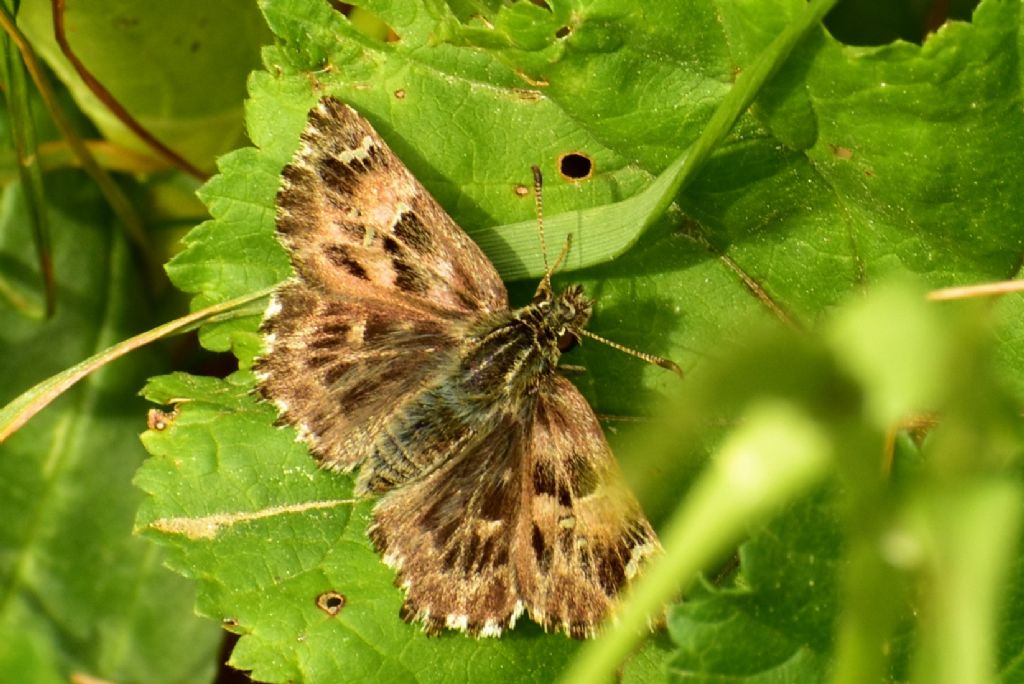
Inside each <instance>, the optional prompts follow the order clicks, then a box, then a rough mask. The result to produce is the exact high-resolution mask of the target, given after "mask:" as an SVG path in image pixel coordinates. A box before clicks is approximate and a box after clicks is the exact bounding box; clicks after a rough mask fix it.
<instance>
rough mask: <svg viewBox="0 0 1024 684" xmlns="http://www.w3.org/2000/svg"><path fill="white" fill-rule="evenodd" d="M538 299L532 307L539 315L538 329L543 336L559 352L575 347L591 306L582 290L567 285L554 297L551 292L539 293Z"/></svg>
mask: <svg viewBox="0 0 1024 684" xmlns="http://www.w3.org/2000/svg"><path fill="white" fill-rule="evenodd" d="M538 295H539V296H538V297H537V298H536V299H534V306H536V307H537V309H538V311H539V312H540V313H541V321H542V323H541V325H542V328H543V329H544V330H545V332H546V333H547V335H546V336H545V337H547V338H548V339H549V340H551V341H552V342H553V343H554V344H555V346H557V347H558V350H559V352H564V351H568V350H569V349H571V348H572V347H574V346H576V344H577V343H578V342H579V339H580V335H581V333H580V331H581V330H582V329H583V327H584V326H585V325H586V324H587V321H589V320H590V314H591V313H592V311H593V302H591V301H590V299H589V298H588V297H587V296H586V295H585V294H583V288H582V287H580V286H579V285H570V286H569V287H567V288H566V289H565V290H563V291H562V293H561V294H559V295H557V296H555V295H553V294H552V293H551V290H542V291H540V292H538Z"/></svg>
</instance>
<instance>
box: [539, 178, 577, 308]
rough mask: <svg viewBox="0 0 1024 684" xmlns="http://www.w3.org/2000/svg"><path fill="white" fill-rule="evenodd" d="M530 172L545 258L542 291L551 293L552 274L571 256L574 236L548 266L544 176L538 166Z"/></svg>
mask: <svg viewBox="0 0 1024 684" xmlns="http://www.w3.org/2000/svg"><path fill="white" fill-rule="evenodd" d="M530 170H531V171H533V204H534V206H535V207H536V209H537V232H538V233H539V234H540V252H541V255H542V256H543V257H544V277H543V278H542V279H541V289H546V290H548V291H550V290H551V274H552V273H554V272H555V271H557V270H558V267H559V266H560V265H561V264H562V262H563V261H565V257H566V256H567V255H568V254H569V248H570V247H571V246H572V234H571V233H570V234H569V235H566V236H565V244H564V245H562V251H561V252H559V254H558V258H557V259H555V263H554V265H552V266H548V245H547V241H546V240H545V239H544V176H543V175H542V174H541V172H540V167H538V166H531V167H530Z"/></svg>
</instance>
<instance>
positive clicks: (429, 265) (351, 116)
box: [277, 97, 508, 312]
mask: <svg viewBox="0 0 1024 684" xmlns="http://www.w3.org/2000/svg"><path fill="white" fill-rule="evenodd" d="M277 230H278V234H279V236H280V238H281V240H282V242H283V243H284V245H285V246H286V247H287V248H288V251H289V254H290V255H291V258H292V264H293V265H294V267H295V270H296V272H298V274H299V276H300V277H301V278H302V279H303V280H305V281H306V282H308V283H309V284H310V285H313V286H316V287H319V288H322V289H323V290H324V291H325V292H328V293H337V294H340V295H353V296H357V297H365V296H372V297H375V298H379V299H386V300H395V299H398V300H401V301H403V302H405V303H406V304H407V305H413V304H419V305H421V306H423V307H424V308H425V309H427V310H434V309H437V308H441V309H446V310H449V311H462V312H488V311H496V310H503V309H506V308H508V296H507V294H506V292H505V286H504V285H503V284H502V282H501V278H499V277H498V274H497V272H496V271H495V270H494V266H493V265H491V263H490V261H488V260H487V257H485V256H484V254H483V252H481V251H480V248H479V247H477V245H476V243H474V242H473V241H472V240H470V239H469V237H468V236H467V235H466V234H465V232H463V230H462V229H461V228H459V227H458V226H457V225H456V224H455V222H454V221H453V220H452V219H451V217H450V216H448V214H447V213H445V211H444V209H442V208H441V206H440V205H439V204H438V203H437V201H436V200H434V198H433V197H431V196H430V194H429V193H428V192H427V191H426V190H425V189H424V188H423V186H422V185H420V183H419V181H418V180H416V178H414V177H413V175H412V174H411V173H409V171H408V169H406V168H405V166H404V165H403V164H402V162H401V161H399V159H398V158H397V157H396V156H395V155H394V153H393V152H392V151H391V149H390V148H389V147H388V146H387V144H386V143H385V142H384V141H383V140H382V139H381V138H380V136H379V135H377V132H376V131H374V130H373V128H372V127H371V126H370V124H369V122H367V121H366V120H365V119H364V118H362V117H361V116H359V115H358V114H357V113H356V112H355V111H354V110H353V109H351V108H350V107H348V106H347V105H345V104H342V103H341V102H339V101H338V100H336V99H334V98H332V97H325V98H323V99H322V100H320V102H319V103H318V104H317V106H316V107H314V108H313V109H312V110H310V112H309V118H308V121H307V123H306V128H305V130H304V131H303V132H302V143H301V146H300V148H299V150H298V152H296V154H295V158H294V160H293V161H292V163H291V164H289V165H288V166H286V167H285V169H284V171H283V173H282V183H281V189H280V190H279V192H278V194H277Z"/></svg>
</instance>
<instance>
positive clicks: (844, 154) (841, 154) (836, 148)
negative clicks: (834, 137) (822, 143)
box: [831, 145, 853, 159]
mask: <svg viewBox="0 0 1024 684" xmlns="http://www.w3.org/2000/svg"><path fill="white" fill-rule="evenodd" d="M831 147H832V154H834V155H835V156H836V158H838V159H853V150H851V149H850V148H849V147H842V146H841V145H832V146H831Z"/></svg>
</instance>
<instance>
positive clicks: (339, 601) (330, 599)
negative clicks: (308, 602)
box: [316, 591, 346, 617]
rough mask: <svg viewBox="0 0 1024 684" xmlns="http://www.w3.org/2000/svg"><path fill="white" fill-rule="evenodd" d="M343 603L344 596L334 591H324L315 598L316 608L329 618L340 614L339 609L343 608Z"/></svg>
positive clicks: (344, 600)
mask: <svg viewBox="0 0 1024 684" xmlns="http://www.w3.org/2000/svg"><path fill="white" fill-rule="evenodd" d="M345 602H346V599H345V595H344V594H339V593H338V592H336V591H325V592H324V593H322V594H320V595H319V596H317V597H316V607H317V608H319V609H320V610H322V611H324V612H325V613H327V614H328V615H330V616H331V617H334V616H335V615H337V614H338V613H340V612H341V609H342V608H344V607H345Z"/></svg>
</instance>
